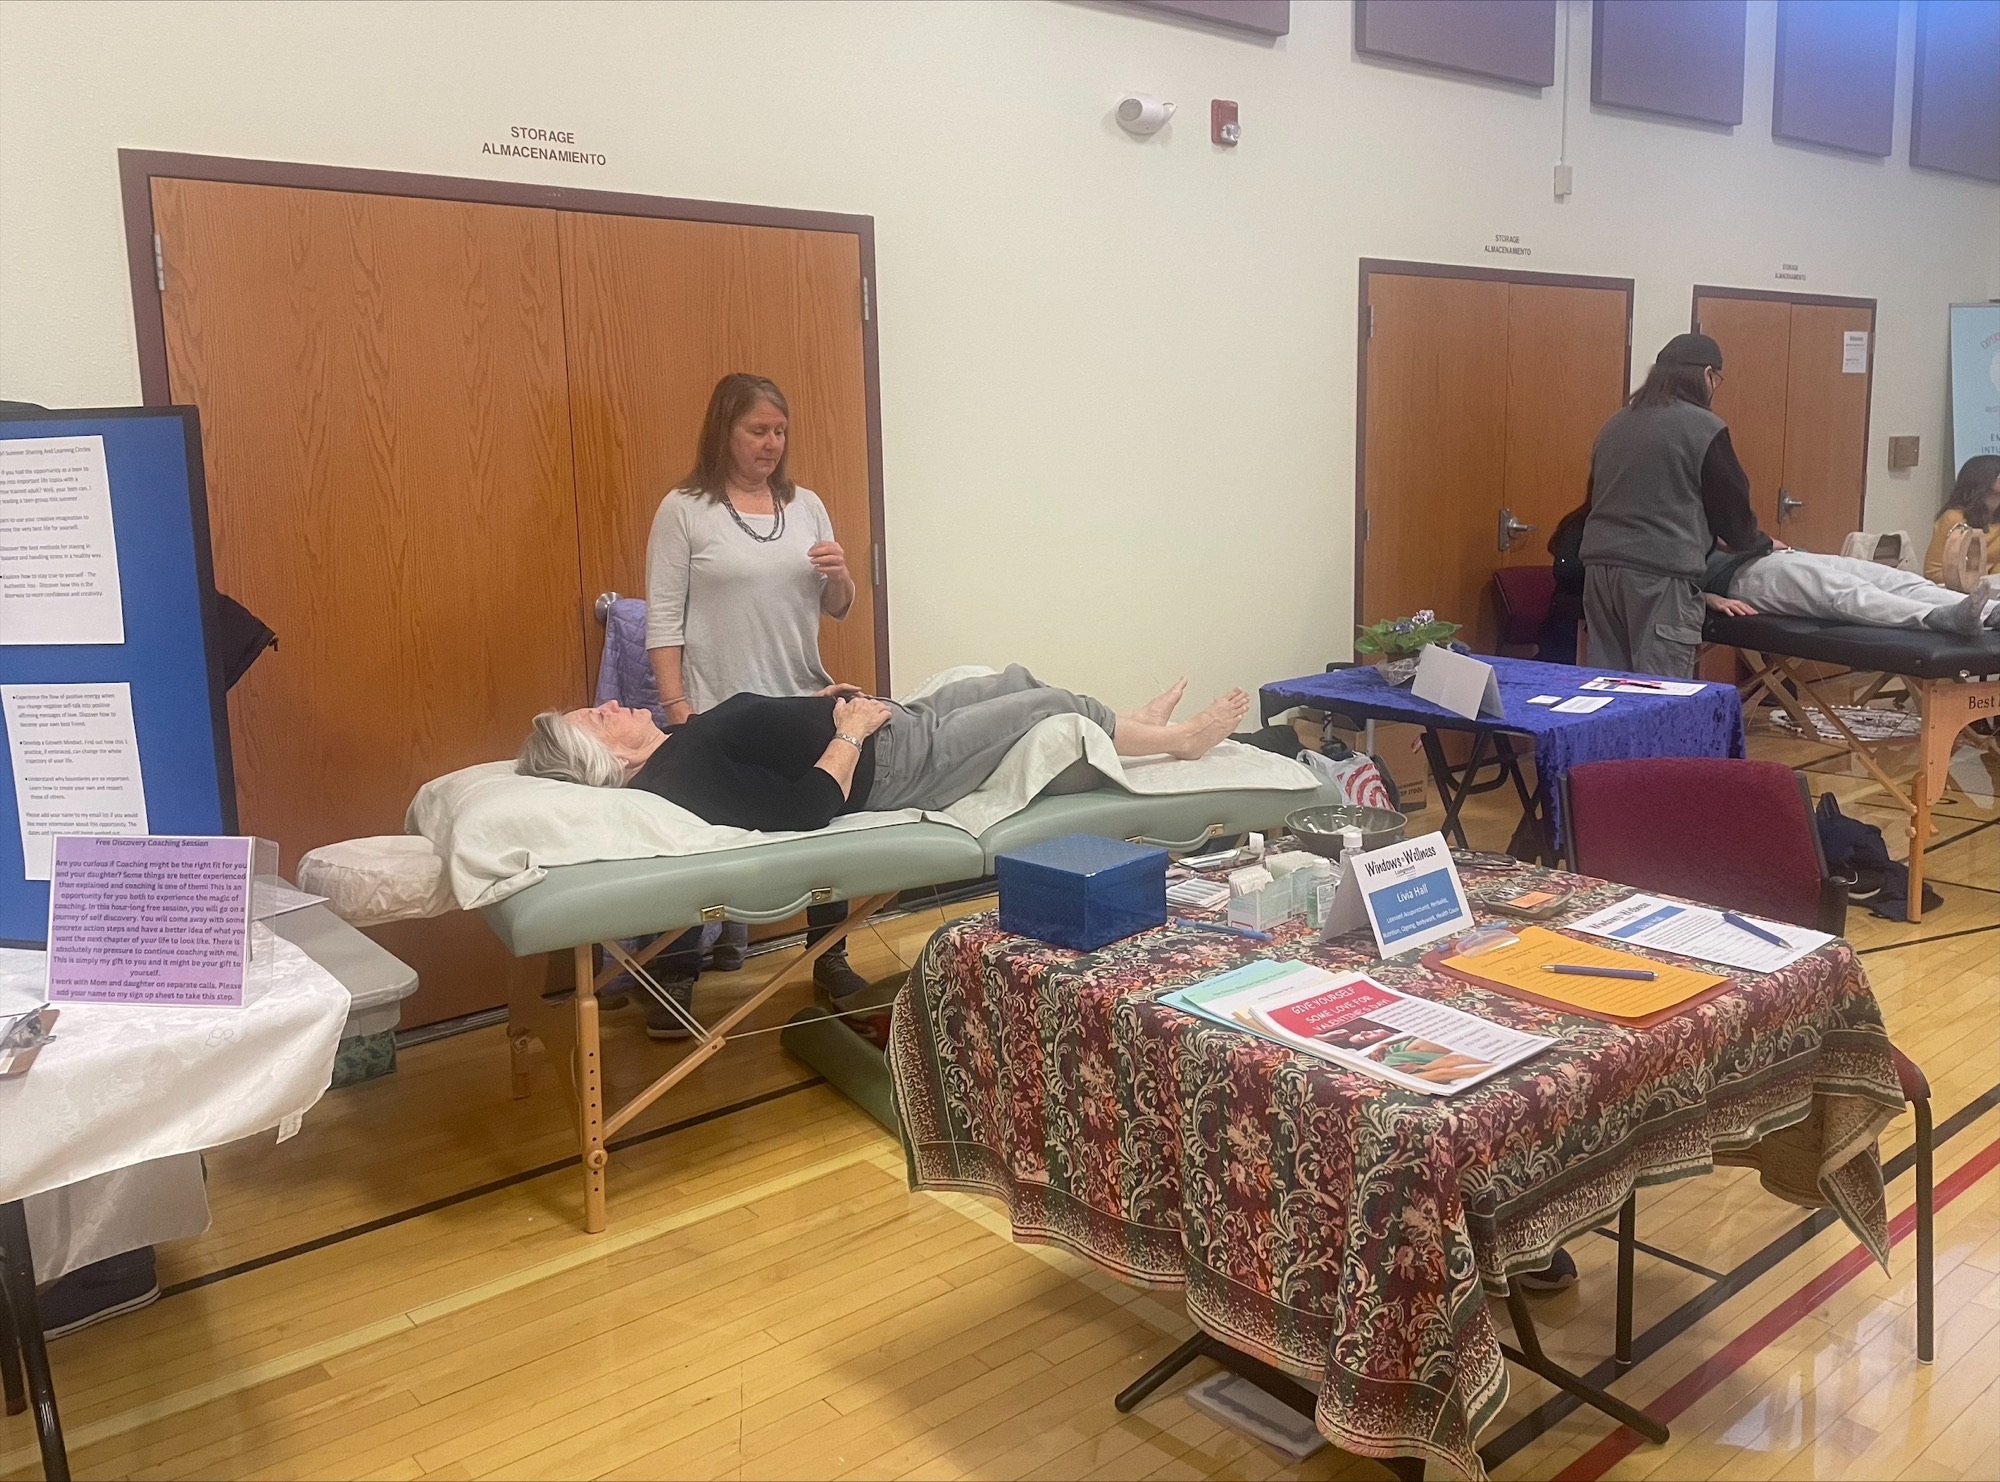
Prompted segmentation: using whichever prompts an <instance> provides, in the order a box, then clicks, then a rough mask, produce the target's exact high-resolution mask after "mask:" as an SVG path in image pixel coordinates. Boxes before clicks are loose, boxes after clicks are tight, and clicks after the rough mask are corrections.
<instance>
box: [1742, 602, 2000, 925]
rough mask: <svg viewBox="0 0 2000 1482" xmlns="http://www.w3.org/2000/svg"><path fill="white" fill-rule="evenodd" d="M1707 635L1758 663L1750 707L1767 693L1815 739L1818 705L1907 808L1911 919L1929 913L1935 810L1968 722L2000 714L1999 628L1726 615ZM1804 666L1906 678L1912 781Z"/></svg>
mask: <svg viewBox="0 0 2000 1482" xmlns="http://www.w3.org/2000/svg"><path fill="white" fill-rule="evenodd" d="M1703 637H1704V638H1705V639H1706V640H1707V641H1708V642H1710V643H1720V644H1727V645H1729V646H1730V647H1732V648H1738V649H1741V650H1743V652H1744V654H1745V656H1746V657H1747V658H1748V659H1749V660H1750V663H1751V666H1752V669H1753V670H1754V672H1753V673H1752V674H1751V676H1750V678H1749V679H1748V680H1746V681H1745V682H1744V683H1743V684H1742V685H1741V686H1740V689H1741V691H1742V694H1743V702H1744V704H1745V705H1746V706H1749V705H1753V704H1755V703H1756V702H1757V700H1758V698H1759V697H1760V696H1761V695H1764V694H1768V695H1769V696H1770V697H1771V698H1772V699H1773V700H1774V701H1776V702H1777V703H1778V704H1779V705H1780V706H1781V707H1783V709H1784V711H1785V713H1786V714H1787V715H1789V716H1790V717H1791V719H1792V721H1793V723H1794V724H1796V725H1797V726H1798V728H1799V731H1800V734H1802V735H1804V736H1805V737H1806V738H1807V739H1811V738H1812V737H1814V736H1816V735H1819V734H1820V733H1821V727H1820V726H1818V725H1815V724H1814V723H1813V717H1812V714H1811V712H1817V713H1818V715H1819V717H1820V719H1821V720H1822V721H1823V722H1824V723H1825V726H1827V727H1830V728H1831V729H1832V731H1833V732H1834V733H1835V734H1836V735H1837V736H1838V737H1839V738H1840V742H1841V744H1842V745H1844V746H1845V747H1846V748H1847V749H1848V751H1850V752H1851V753H1853V755H1854V756H1855V757H1856V759H1858V760H1859V761H1860V763H1861V765H1862V766H1863V767H1865V768H1867V770H1868V774H1869V775H1870V776H1871V777H1873V778H1874V779H1875V781H1876V782H1877V783H1879V784H1880V785H1881V787H1882V790H1883V791H1884V792H1886V793H1888V795H1889V796H1890V798H1891V799H1893V800H1894V802H1895V803H1896V805H1897V806H1898V807H1900V808H1902V810H1903V811H1904V812H1905V813H1907V814H1908V815H1909V830H1910V835H1909V837H1910V853H1909V866H1910V896H1909V907H1908V910H1907V912H1906V916H1907V919H1909V920H1910V921H1918V920H1921V919H1922V917H1923V909H1924V904H1923V903H1924V851H1925V848H1926V846H1927V845H1928V844H1929V842H1930V838H1931V835H1932V834H1934V833H1935V832H1936V827H1935V825H1934V824H1933V823H1932V822H1931V809H1932V807H1933V806H1935V804H1936V803H1937V801H1938V799H1939V798H1941V797H1942V796H1944V789H1945V783H1946V781H1947V780H1948V778H1949V768H1950V764H1951V754H1952V750H1953V748H1954V747H1955V746H1956V745H1957V743H1958V738H1959V734H1960V732H1962V731H1963V730H1964V729H1965V728H1966V727H1967V726H1968V725H1970V724H1972V723H1973V722H1974V721H1978V720H1990V719H1992V718H1994V717H1996V716H2000V633H1992V632H1988V633H1982V634H1979V635H1977V636H1974V637H1965V636H1961V635H1958V634H1951V633H1931V632H1925V631H1921V630H1916V629H1909V628H1874V627H1863V626H1861V625H1859V624H1853V623H1825V622H1819V621H1816V620H1814V619H1811V618H1794V617H1765V616H1758V617H1721V616H1718V615H1716V614H1713V613H1711V614H1710V615H1709V619H1708V623H1707V625H1706V627H1705V629H1704V631H1703ZM1805 664H1836V665H1839V666H1840V667H1841V668H1843V669H1845V670H1848V671H1850V672H1853V673H1861V674H1885V675H1895V676H1897V677H1898V678H1900V679H1901V680H1902V681H1903V683H1904V685H1905V687H1906V688H1907V689H1908V691H1909V694H1910V696H1911V697H1912V698H1913V699H1914V700H1915V702H1916V706H1917V714H1918V724H1919V729H1918V735H1917V771H1916V776H1915V778H1914V779H1912V781H1911V782H1910V783H1909V785H1908V786H1907V787H1906V786H1905V785H1904V784H1903V783H1902V782H1900V781H1898V780H1897V779H1896V778H1894V777H1892V776H1890V775H1889V772H1888V771H1887V769H1885V768H1884V767H1883V766H1882V764H1881V762H1880V761H1878V760H1877V759H1876V757H1875V756H1874V754H1873V752H1872V750H1871V743H1869V742H1866V741H1863V740H1862V739H1861V738H1860V737H1858V736H1856V735H1855V734H1854V731H1853V729H1852V728H1851V727H1849V726H1848V724H1847V723H1846V722H1845V721H1844V720H1842V719H1841V717H1840V714H1839V712H1838V711H1837V710H1836V709H1835V708H1834V705H1833V703H1832V701H1831V700H1829V699H1828V698H1827V696H1826V695H1825V694H1824V693H1822V692H1821V690H1820V689H1819V688H1818V685H1819V684H1822V683H1824V682H1825V676H1821V677H1820V678H1819V679H1817V680H1815V679H1812V678H1809V677H1808V676H1807V674H1806V673H1805V670H1804V669H1803V667H1802V666H1803V665H1805ZM1874 744H1879V743H1874ZM1985 744H1987V745H1989V746H1990V745H1992V742H1991V741H1990V740H1989V741H1987V742H1986V743H1985Z"/></svg>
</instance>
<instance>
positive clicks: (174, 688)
mask: <svg viewBox="0 0 2000 1482" xmlns="http://www.w3.org/2000/svg"><path fill="white" fill-rule="evenodd" d="M90 436H98V437H102V438H103V439H104V460H105V471H106V474H107V476H108V478H109V481H110V486H111V519H112V530H113V535H114V538H115V541H116V549H117V553H118V577H119V585H120V594H121V599H122V606H123V609H124V617H125V641H124V642H123V643H119V644H47V645H12V644H0V684H10V685H12V684H106V683H115V682H119V681H123V682H125V683H127V684H129V685H130V686H131V687H132V721H133V730H134V732H135V733H136V735H137V738H138V743H139V764H140V769H141V774H142V777H143V781H144V786H145V796H146V823H147V827H148V828H149V829H150V830H151V832H153V833H155V834H233V833H235V832H236V831H237V829H236V783H235V776H234V773H233V771H232V770H231V766H230V757H229V722H228V712H227V710H226V709H225V707H224V702H223V684H222V676H221V674H220V673H219V671H218V670H217V669H216V668H215V667H214V666H213V665H212V664H211V663H210V660H209V643H208V635H209V633H210V632H211V631H212V630H213V627H214V623H215V583H214V573H213V568H212V566H211V564H210V561H209V545H208V492H207V488H206V485H205V484H204V482H203V479H202V463H201V427H200V423H199V421H198V420H197V418H196V415H195V411H194V408H192V407H118V408H111V409H107V410H99V411H52V412H35V413H32V414H29V415H28V416H26V417H12V416H0V442H4V441H14V440H18V439H25V438H45V437H63V438H78V437H90ZM0 726H4V721H0ZM48 916H49V886H48V882H47V881H46V880H30V879H28V878H27V874H26V863H25V858H24V855H23V852H22V848H21V826H20V811H19V809H18V807H17V806H16V803H15V797H14V769H13V766H12V765H11V753H10V752H0V944H5V945H8V946H33V947H39V946H41V945H43V942H44V940H45V938H46V935H47V931H48Z"/></svg>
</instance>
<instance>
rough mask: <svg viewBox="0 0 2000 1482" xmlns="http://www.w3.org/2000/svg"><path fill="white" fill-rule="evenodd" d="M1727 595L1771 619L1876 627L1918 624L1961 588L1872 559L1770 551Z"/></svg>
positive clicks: (1950, 602) (1953, 601)
mask: <svg viewBox="0 0 2000 1482" xmlns="http://www.w3.org/2000/svg"><path fill="white" fill-rule="evenodd" d="M1729 595H1730V596H1732V597H1738V598H1741V599H1742V600H1743V601H1745V602H1748V603H1749V604H1750V605H1751V606H1752V607H1754V608H1756V609H1757V610H1758V611H1759V612H1768V613H1770V614H1772V615H1773V616H1775V617H1804V618H1823V619H1825V620H1827V621H1829V622H1840V623H1866V624H1868V625H1869V626H1871V627H1876V628H1921V627H1923V626H1924V618H1925V617H1926V616H1927V615H1929V614H1930V613H1931V612H1934V611H1935V610H1936V609H1938V608H1940V607H1955V606H1957V605H1958V604H1959V603H1960V602H1963V601H1964V600H1965V594H1964V593H1963V592H1954V591H1953V590H1952V589H1951V588H1950V587H1941V586H1939V585H1938V584H1937V583H1936V582H1933V581H1926V580H1925V579H1924V578H1923V577H1922V576H1920V575H1918V574H1917V573H1916V572H1914V571H1899V570H1897V569H1896V568H1895V567H1893V566H1884V565H1882V564H1881V563H1879V562H1876V561H1857V560H1854V559H1853V558H1852V557H1849V556H1816V555H1813V554H1812V553H1811V552H1808V551H1773V552H1772V553H1771V554H1770V555H1768V556H1766V557H1764V558H1763V559H1762V560H1760V561H1752V562H1751V563H1750V564H1749V565H1748V566H1745V567H1744V568H1743V569H1742V570H1741V571H1739V572H1737V573H1736V578H1735V580H1734V581H1732V582H1731V583H1730V584H1729Z"/></svg>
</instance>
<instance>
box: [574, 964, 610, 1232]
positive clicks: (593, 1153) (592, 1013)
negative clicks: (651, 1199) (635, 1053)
mask: <svg viewBox="0 0 2000 1482" xmlns="http://www.w3.org/2000/svg"><path fill="white" fill-rule="evenodd" d="M574 1002H575V1004H576V1103H577V1105H576V1114H577V1138H578V1141H579V1142H580V1143H581V1144H582V1152H583V1228H584V1232H585V1233H586V1234H589V1235H598V1234H602V1233H603V1231H604V1170H605V1165H606V1164H608V1163H609V1162H610V1161H611V1155H610V1153H608V1152H607V1151H605V1147H604V1141H605V1138H606V1136H607V1135H608V1134H609V1128H607V1127H606V1126H605V1122H604V1077H603V1070H602V1067H603V1064H604V1046H603V1042H602V1041H601V1040H600V1039H599V1038H598V1032H597V1031H598V1025H597V982H596V976H595V973H594V972H593V964H592V961H591V951H590V945H589V943H585V944H584V945H583V946H581V947H578V948H577V949H576V998H575V1000H574Z"/></svg>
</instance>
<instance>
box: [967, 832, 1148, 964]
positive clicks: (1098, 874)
mask: <svg viewBox="0 0 2000 1482" xmlns="http://www.w3.org/2000/svg"><path fill="white" fill-rule="evenodd" d="M993 869H994V873H995V874H996V875H997V876H998V877H999V880H1000V926H1001V928H1002V929H1003V930H1005V931H1011V932H1014V933H1016V934H1017V935H1020V936H1024V937H1034V938H1036V939H1037V940H1038V941H1044V942H1053V943H1054V944H1055V945H1056V946H1058V947H1068V948H1071V949H1072V950H1074V951H1077V952H1095V951H1096V950H1097V949H1098V948H1099V947H1102V946H1104V945H1105V944H1106V943H1107V942H1115V941H1117V940H1118V939H1119V938H1120V937H1129V936H1131V935H1132V934H1133V933H1134V932H1139V931H1144V930H1146V929H1147V928H1148V927H1152V926H1162V925H1164V924H1165V923H1166V919H1167V851H1166V850H1164V849H1155V848H1149V847H1147V846H1145V845H1143V844H1128V843H1126V842H1125V841H1124V840H1123V839H1104V838H1099V837H1098V836H1097V835H1096V834H1068V835H1065V836H1064V837H1062V838H1060V839H1045V840H1043V841H1042V842H1041V843H1039V844H1031V845H1029V846H1028V847H1027V848H1025V849H1016V850H1014V851H1012V852H1011V853H1007V854H1002V855H1000V856H998V857H997V858H996V859H995V860H994V861H993Z"/></svg>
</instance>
